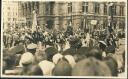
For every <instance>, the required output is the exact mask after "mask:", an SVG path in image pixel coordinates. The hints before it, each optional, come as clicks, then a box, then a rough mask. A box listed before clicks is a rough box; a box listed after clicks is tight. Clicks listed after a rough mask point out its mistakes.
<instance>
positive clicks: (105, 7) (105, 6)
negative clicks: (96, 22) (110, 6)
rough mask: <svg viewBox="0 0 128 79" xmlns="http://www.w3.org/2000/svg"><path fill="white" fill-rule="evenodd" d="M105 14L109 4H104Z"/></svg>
mask: <svg viewBox="0 0 128 79" xmlns="http://www.w3.org/2000/svg"><path fill="white" fill-rule="evenodd" d="M104 15H107V5H106V4H104Z"/></svg>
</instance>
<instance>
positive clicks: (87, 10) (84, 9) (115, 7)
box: [68, 2, 124, 16]
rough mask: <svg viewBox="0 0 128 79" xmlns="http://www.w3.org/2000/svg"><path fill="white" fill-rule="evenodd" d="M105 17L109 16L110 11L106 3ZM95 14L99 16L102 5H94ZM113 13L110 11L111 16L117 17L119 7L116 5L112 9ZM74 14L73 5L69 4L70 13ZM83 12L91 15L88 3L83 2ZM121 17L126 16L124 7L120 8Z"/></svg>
mask: <svg viewBox="0 0 128 79" xmlns="http://www.w3.org/2000/svg"><path fill="white" fill-rule="evenodd" d="M103 5H104V8H103V10H104V15H107V14H108V9H107V5H106V4H105V3H104V4H103ZM93 7H94V13H96V14H99V13H100V3H94V6H93ZM111 8H112V9H111V10H112V11H109V13H110V14H112V13H113V15H117V6H116V5H114V6H112V7H111ZM71 12H72V3H68V13H71ZM82 12H86V13H89V3H88V2H83V3H82ZM119 15H120V16H123V15H124V6H120V13H119Z"/></svg>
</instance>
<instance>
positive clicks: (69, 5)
mask: <svg viewBox="0 0 128 79" xmlns="http://www.w3.org/2000/svg"><path fill="white" fill-rule="evenodd" d="M71 12H72V3H71V2H70V3H68V13H71Z"/></svg>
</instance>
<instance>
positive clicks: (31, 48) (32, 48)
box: [27, 43, 37, 55]
mask: <svg viewBox="0 0 128 79" xmlns="http://www.w3.org/2000/svg"><path fill="white" fill-rule="evenodd" d="M36 48H37V45H36V44H34V43H31V44H29V45H28V46H27V50H28V52H30V53H32V54H33V55H34V54H35V52H36Z"/></svg>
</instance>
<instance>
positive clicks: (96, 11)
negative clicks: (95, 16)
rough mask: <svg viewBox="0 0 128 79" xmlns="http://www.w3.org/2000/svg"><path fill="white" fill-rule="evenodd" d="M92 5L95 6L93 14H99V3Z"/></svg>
mask: <svg viewBox="0 0 128 79" xmlns="http://www.w3.org/2000/svg"><path fill="white" fill-rule="evenodd" d="M94 5H95V6H94V9H95V10H94V12H95V13H99V9H100V4H99V3H95V4H94Z"/></svg>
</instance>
